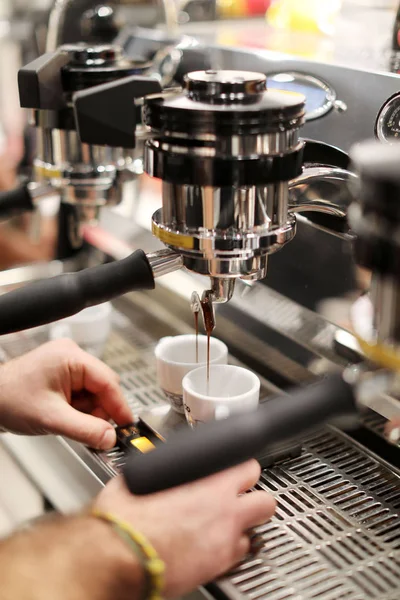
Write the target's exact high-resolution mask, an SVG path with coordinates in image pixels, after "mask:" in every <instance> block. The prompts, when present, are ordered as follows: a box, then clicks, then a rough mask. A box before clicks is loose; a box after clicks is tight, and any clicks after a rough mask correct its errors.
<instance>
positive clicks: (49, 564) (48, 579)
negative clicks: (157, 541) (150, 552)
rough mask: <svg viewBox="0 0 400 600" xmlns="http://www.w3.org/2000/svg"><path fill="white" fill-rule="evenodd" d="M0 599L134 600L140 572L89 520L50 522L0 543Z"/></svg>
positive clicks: (113, 537)
mask: <svg viewBox="0 0 400 600" xmlns="http://www.w3.org/2000/svg"><path fill="white" fill-rule="evenodd" d="M0 574H1V575H0V579H1V585H0V600H15V599H16V598H18V599H20V600H52V599H53V598H57V599H58V600H117V599H118V600H125V599H126V600H136V599H138V600H139V598H142V597H143V573H142V569H141V567H140V565H139V563H138V561H137V560H136V558H135V556H134V553H133V552H132V550H131V549H130V548H129V546H128V545H127V544H126V543H125V542H124V541H123V540H121V539H120V538H119V537H118V535H117V534H116V533H115V531H113V529H112V528H111V527H110V526H109V525H108V524H107V523H104V522H102V521H100V520H98V519H95V518H94V517H89V516H78V517H66V518H56V519H51V520H49V521H48V522H45V523H42V524H39V525H36V526H34V527H33V528H32V529H30V530H27V531H22V532H19V533H17V534H15V535H14V536H12V537H11V538H9V539H7V540H5V541H4V542H2V543H0Z"/></svg>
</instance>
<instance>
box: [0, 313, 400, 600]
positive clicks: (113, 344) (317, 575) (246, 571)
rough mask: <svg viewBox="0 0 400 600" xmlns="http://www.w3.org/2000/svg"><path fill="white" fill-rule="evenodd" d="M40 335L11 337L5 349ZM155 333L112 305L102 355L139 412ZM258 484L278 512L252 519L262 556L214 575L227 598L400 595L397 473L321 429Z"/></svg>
mask: <svg viewBox="0 0 400 600" xmlns="http://www.w3.org/2000/svg"><path fill="white" fill-rule="evenodd" d="M163 334H164V333H162V334H161V335H163ZM45 337H46V336H45V335H44V334H43V332H39V333H38V334H35V335H33V337H32V334H31V335H30V336H26V335H23V334H19V335H18V336H13V337H8V338H6V339H5V340H4V341H2V349H3V353H4V357H5V358H7V357H11V356H16V355H18V354H20V353H21V352H23V351H26V350H28V349H31V348H33V347H34V346H35V345H37V344H38V343H41V342H43V341H44V340H45ZM155 342H156V340H155V336H153V337H152V336H151V335H149V334H148V332H146V331H144V330H143V323H142V322H140V318H138V317H133V320H132V319H127V318H126V317H125V316H123V315H121V314H120V313H115V315H114V323H113V333H112V336H111V338H110V342H109V344H108V347H107V350H106V353H105V356H104V360H105V362H107V363H108V364H109V365H110V366H111V367H112V368H113V369H115V370H116V371H117V372H118V373H119V374H120V376H121V385H122V387H123V389H124V391H125V394H126V397H127V399H128V401H129V403H130V405H131V407H132V408H133V410H136V411H138V410H140V409H143V407H145V408H151V407H152V406H157V405H159V404H160V403H162V402H163V401H164V397H163V394H162V392H161V391H160V390H159V388H158V387H157V384H156V374H155V365H154V355H153V349H154V345H155ZM366 425H367V426H368V427H369V428H371V429H373V430H374V431H376V432H377V433H380V432H381V431H382V429H383V427H384V420H382V419H381V418H380V417H377V418H376V417H374V416H373V415H369V416H368V417H367V423H366ZM95 456H96V460H97V461H98V462H99V463H100V464H101V465H102V467H103V468H104V469H106V470H107V471H108V473H109V474H110V475H111V476H112V475H115V474H116V473H117V472H118V471H119V469H120V467H121V466H122V465H123V464H124V461H125V456H124V454H123V453H122V452H121V451H120V450H119V449H117V448H115V449H113V450H111V451H110V452H105V453H96V454H95ZM258 487H259V488H260V489H264V490H267V491H269V492H270V493H272V494H273V495H274V496H275V498H276V499H277V502H278V508H277V512H276V515H275V516H274V517H273V519H272V520H271V522H269V523H267V524H265V525H264V526H262V527H260V528H259V532H260V533H261V534H262V536H263V539H264V547H263V550H262V552H261V553H260V555H259V556H258V557H257V558H255V559H251V560H248V561H246V562H244V563H243V564H242V565H240V566H239V567H238V568H237V569H236V570H235V571H234V572H233V573H230V574H229V575H227V576H225V577H224V578H222V579H220V580H219V581H218V582H217V585H218V587H219V591H220V592H221V591H222V592H224V593H225V594H226V595H227V596H229V597H230V598H233V599H234V600H264V599H265V600H309V599H316V600H337V599H347V600H364V599H378V598H379V600H399V599H400V477H399V476H398V475H397V474H396V473H395V472H393V471H392V470H391V469H390V468H389V467H388V466H386V465H385V464H384V463H381V462H379V461H378V460H375V459H374V458H373V457H371V456H370V455H369V454H368V453H367V452H364V451H363V450H362V448H361V447H359V446H358V445H356V444H355V443H353V442H352V441H351V440H350V439H348V438H347V437H346V436H345V435H343V434H341V433H340V432H336V431H335V430H333V429H326V430H323V431H321V432H320V433H319V434H318V435H314V436H313V437H310V438H308V439H306V440H305V442H304V445H303V452H302V454H301V456H300V457H298V458H294V459H289V460H286V461H284V462H282V463H280V464H279V465H277V466H275V467H274V468H271V469H267V470H265V471H264V472H263V474H262V477H261V479H260V482H259V484H258Z"/></svg>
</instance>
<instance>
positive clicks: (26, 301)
mask: <svg viewBox="0 0 400 600" xmlns="http://www.w3.org/2000/svg"><path fill="white" fill-rule="evenodd" d="M154 285H155V284H154V274H153V270H152V268H151V265H150V263H149V261H148V258H147V256H146V254H145V253H144V252H143V251H142V250H136V251H135V252H133V254H131V255H130V256H128V257H127V258H124V259H123V260H119V261H115V262H111V263H108V264H105V265H100V266H97V267H93V268H90V269H84V270H83V271H80V272H78V273H66V274H63V275H57V277H51V278H49V279H44V280H41V281H37V282H35V283H31V284H28V285H26V286H24V287H23V288H19V289H17V290H13V291H12V292H8V293H7V294H4V295H2V296H0V335H4V334H7V333H13V332H15V331H21V330H23V329H30V328H32V327H38V326H39V325H45V324H47V323H51V322H53V321H58V320H59V319H63V318H65V317H69V316H71V315H74V314H76V313H78V312H80V311H81V310H83V309H84V308H88V307H89V306H95V305H96V304H101V303H102V302H107V301H108V300H112V298H116V297H117V296H121V295H122V294H126V293H127V292H133V291H139V290H152V289H154Z"/></svg>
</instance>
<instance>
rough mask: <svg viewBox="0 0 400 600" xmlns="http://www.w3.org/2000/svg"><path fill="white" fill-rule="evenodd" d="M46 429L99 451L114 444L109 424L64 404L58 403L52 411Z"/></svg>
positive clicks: (113, 433) (114, 437)
mask: <svg viewBox="0 0 400 600" xmlns="http://www.w3.org/2000/svg"><path fill="white" fill-rule="evenodd" d="M47 429H48V431H50V432H51V433H55V434H58V435H64V436H66V437H68V438H70V439H72V440H75V441H76V442H81V443H83V444H86V445H87V446H90V447H91V448H97V449H99V450H108V449H110V448H113V447H114V446H115V444H116V434H115V430H114V427H113V426H112V425H111V424H110V423H108V422H107V421H105V420H103V418H98V417H96V416H92V415H87V414H84V413H82V412H79V411H77V410H75V409H74V408H73V407H72V406H70V405H69V404H67V403H66V402H60V403H59V404H58V405H57V409H56V408H54V409H53V411H52V414H51V416H50V418H49V420H48V422H47Z"/></svg>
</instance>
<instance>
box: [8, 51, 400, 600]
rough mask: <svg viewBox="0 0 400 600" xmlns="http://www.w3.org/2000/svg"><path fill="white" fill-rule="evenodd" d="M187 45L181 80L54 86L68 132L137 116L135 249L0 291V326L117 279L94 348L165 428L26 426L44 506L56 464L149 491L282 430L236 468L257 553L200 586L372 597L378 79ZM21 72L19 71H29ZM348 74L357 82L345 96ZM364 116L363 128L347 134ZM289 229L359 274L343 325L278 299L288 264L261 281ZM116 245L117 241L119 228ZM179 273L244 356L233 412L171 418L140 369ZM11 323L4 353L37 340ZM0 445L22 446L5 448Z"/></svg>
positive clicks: (386, 209)
mask: <svg viewBox="0 0 400 600" xmlns="http://www.w3.org/2000/svg"><path fill="white" fill-rule="evenodd" d="M206 54H207V57H208V58H209V59H210V60H211V66H215V67H216V68H215V69H211V68H210V69H206V70H200V71H194V72H189V73H188V74H187V76H186V77H185V81H184V85H183V86H179V87H169V88H168V89H162V86H159V88H158V89H157V90H155V91H154V92H153V90H151V91H150V92H149V94H150V95H147V93H143V92H142V96H145V98H144V99H143V100H139V101H138V100H136V106H135V104H134V98H138V97H140V92H139V93H136V91H135V86H137V84H138V81H141V76H137V75H136V74H134V75H131V74H128V77H127V78H124V77H122V78H118V79H115V81H113V82H111V83H109V82H104V81H102V82H101V83H100V85H99V86H91V87H87V88H86V89H83V90H74V91H73V93H71V95H70V97H69V99H68V101H69V103H70V110H71V113H72V114H73V119H74V127H75V135H76V137H77V139H78V140H79V143H80V144H82V145H83V146H85V147H92V146H93V147H100V148H102V149H103V151H104V152H105V151H107V152H110V153H112V152H114V150H115V149H122V150H123V151H125V153H126V154H129V152H131V151H132V148H134V147H135V142H136V140H135V137H136V134H135V132H136V131H138V129H137V123H138V122H139V136H138V137H139V138H140V135H141V132H142V131H143V137H142V138H141V139H143V140H144V143H143V146H142V152H143V154H144V169H145V171H146V173H148V174H149V175H150V176H151V177H154V178H157V179H160V180H161V181H162V188H161V197H160V199H159V204H161V205H162V207H161V208H160V206H156V207H155V208H156V210H155V211H152V212H153V216H152V218H151V219H150V218H149V219H148V225H147V230H146V231H145V232H143V234H142V235H141V236H140V244H141V247H142V248H143V249H144V250H146V252H143V251H140V250H136V251H135V252H134V253H133V254H132V255H131V256H128V257H127V258H124V259H123V260H121V261H109V260H107V262H106V264H102V265H99V266H97V267H95V268H94V269H86V270H85V269H84V270H81V271H79V272H78V273H72V274H64V275H62V276H60V277H59V278H53V279H51V278H50V279H47V280H42V281H40V282H38V283H36V284H30V285H27V286H25V287H24V288H22V289H18V290H15V291H13V292H11V293H7V294H4V295H3V296H1V297H0V315H6V317H4V318H3V317H2V318H1V319H0V321H1V326H0V331H1V333H3V334H5V333H7V334H11V332H15V331H18V330H25V329H28V328H31V327H34V326H35V325H42V324H45V323H48V322H51V321H53V320H56V319H59V318H62V317H64V316H67V315H69V314H73V313H74V312H77V311H79V310H81V309H82V308H84V307H86V306H90V305H93V304H95V303H99V302H103V301H105V300H108V299H111V298H116V297H117V296H120V294H125V296H124V298H121V299H116V301H115V310H116V318H115V322H114V324H113V335H112V339H110V344H109V347H108V348H107V350H106V353H105V355H104V360H105V361H106V362H107V363H108V364H109V365H110V366H111V367H112V368H114V369H115V370H116V371H117V372H118V373H119V374H120V376H121V383H122V387H123V389H124V391H125V394H126V397H127V399H128V401H129V402H130V404H131V406H132V407H133V408H134V410H135V411H137V412H138V414H141V416H142V418H143V422H144V423H145V424H146V426H147V427H150V429H151V430H152V431H153V432H154V433H155V434H156V435H158V436H159V438H161V439H162V440H163V441H166V442H167V443H166V444H163V443H161V444H160V447H159V448H157V449H156V450H155V451H154V452H152V453H150V454H147V455H143V456H136V457H134V458H132V457H131V456H130V455H129V453H128V452H127V451H126V448H124V447H122V446H120V445H119V446H117V447H116V448H114V449H113V450H111V451H110V452H100V453H98V452H93V451H91V450H89V449H87V448H84V447H83V446H81V445H79V444H75V443H73V442H69V441H66V440H56V439H53V440H45V441H43V440H41V441H40V442H39V443H40V444H42V446H41V448H42V450H43V451H44V455H45V456H46V457H47V459H48V460H49V461H55V459H56V457H57V456H59V457H62V459H61V460H60V461H59V463H57V464H58V468H59V473H60V476H59V479H60V481H59V482H58V486H59V489H60V490H61V489H62V490H63V494H60V493H59V494H56V493H55V489H54V487H55V486H54V483H53V484H52V485H50V484H49V483H48V482H46V481H44V478H43V479H42V480H41V485H42V486H43V488H45V489H46V494H47V495H48V496H49V497H50V499H52V500H53V502H54V505H55V506H57V507H58V508H59V509H60V510H70V509H71V506H72V504H73V503H72V504H71V503H70V504H69V505H68V502H67V499H68V498H69V497H70V490H71V487H73V481H72V479H71V471H70V470H68V469H71V468H72V470H73V471H74V472H75V471H76V473H77V478H78V480H79V481H82V480H83V479H85V481H87V482H88V484H87V488H85V491H84V493H82V489H81V486H80V491H79V494H80V499H81V500H82V502H84V501H85V500H87V496H88V495H90V494H91V493H95V490H97V489H98V487H99V485H101V483H105V482H106V481H108V479H109V478H110V477H112V476H114V475H115V474H117V473H120V472H123V473H124V475H125V478H126V481H127V483H128V485H129V486H130V488H131V490H132V491H133V492H135V493H149V492H151V491H155V490H157V489H163V488H165V487H170V486H172V485H176V484H178V483H182V482H183V481H190V480H192V479H195V478H197V477H200V476H203V475H205V474H208V473H211V472H214V471H216V470H219V469H222V468H225V467H226V466H229V465H231V464H235V463H237V462H240V461H241V460H244V459H245V458H247V457H248V456H257V455H258V452H259V451H260V450H261V449H262V448H263V447H264V445H265V444H266V445H268V444H270V445H271V446H273V444H274V443H275V442H280V441H282V440H284V439H289V440H293V438H294V439H296V441H297V442H298V441H299V439H300V440H301V443H300V444H298V443H297V446H290V449H289V450H288V452H287V454H286V455H280V456H279V457H278V458H276V459H275V460H274V461H273V462H272V463H270V465H269V466H268V467H267V468H265V469H264V470H263V473H262V477H261V479H260V482H259V484H258V487H259V488H261V489H265V490H268V491H270V492H271V493H273V494H274V495H275V497H276V499H277V503H278V508H277V513H276V516H275V517H274V518H273V519H272V520H271V522H270V523H267V524H265V525H264V526H262V527H260V528H259V532H258V533H259V534H260V535H261V536H262V539H263V548H262V550H261V552H260V554H259V555H258V556H257V557H253V558H249V559H248V560H246V561H245V562H244V563H243V564H241V565H240V566H238V568H237V569H236V570H235V571H234V572H233V573H229V574H227V575H226V576H224V577H222V578H220V579H219V580H218V581H216V582H213V583H212V584H210V586H208V591H209V593H211V594H212V595H214V596H215V597H221V596H224V597H226V598H240V599H244V598H246V599H247V598H248V599H252V598H265V599H266V600H283V599H286V598H288V599H294V598H302V599H308V598H319V599H321V600H330V599H333V598H349V599H358V598H378V597H379V598H384V599H385V600H394V598H397V597H398V593H399V586H400V578H399V568H400V555H399V551H400V550H399V540H400V530H399V519H398V510H399V508H400V489H399V483H400V479H399V472H398V467H397V465H398V447H397V446H396V445H395V444H392V445H390V444H388V443H387V441H385V440H384V437H383V430H384V427H385V424H386V419H388V418H394V417H395V416H398V414H399V403H398V400H397V399H396V397H397V394H396V370H397V358H396V357H397V345H398V327H397V288H398V285H397V278H396V274H397V272H398V269H397V262H396V261H397V241H396V240H397V238H396V223H397V214H398V211H397V209H396V199H397V197H398V193H397V192H398V188H399V181H398V176H397V164H398V159H399V150H398V149H397V148H396V146H395V145H392V143H391V142H392V141H393V138H395V137H396V122H395V118H394V115H395V114H396V107H397V106H398V86H399V81H400V80H399V78H398V77H395V76H391V75H390V76H389V75H385V74H374V73H369V72H364V71H357V70H354V69H346V68H344V67H336V66H334V65H325V64H324V65H322V64H321V65H319V64H312V65H310V64H307V62H306V61H301V60H300V59H289V58H285V59H283V58H282V57H278V56H273V55H263V54H262V53H252V52H247V51H240V50H229V49H223V48H220V47H214V48H210V47H207V49H206ZM221 65H222V67H223V68H221ZM217 67H218V68H217ZM32 79H33V81H36V82H37V81H38V78H37V75H36V73H34V74H33V75H32ZM39 79H40V78H39ZM150 79H151V83H152V85H153V84H154V82H155V81H157V79H155V78H152V77H150ZM360 89H363V90H367V89H368V90H370V93H369V94H365V102H364V104H363V106H362V108H360V103H359V100H358V98H359V96H358V94H359V90H360ZM300 92H302V94H301V93H300ZM121 107H123V112H122V108H121ZM138 109H139V110H140V112H141V120H139V119H138V114H137V113H138V112H139V110H138ZM374 128H375V132H376V137H377V138H378V140H379V142H377V141H375V142H374V143H373V144H370V143H366V144H360V145H359V146H358V147H355V148H354V149H353V150H351V152H350V146H353V145H354V143H357V142H360V141H361V140H362V139H364V138H366V137H371V136H372V135H373V134H374ZM136 148H138V146H136ZM127 150H128V152H126V151H127ZM135 151H136V149H135ZM145 209H146V207H144V210H145ZM102 210H104V211H105V212H107V211H112V208H111V209H110V208H109V207H107V206H104V207H103V209H102ZM146 214H148V211H147V212H146ZM296 230H297V233H296ZM114 234H115V235H116V236H117V237H118V231H117V232H114ZM314 236H321V237H314ZM298 238H299V239H298ZM308 239H311V241H312V244H313V252H312V254H311V257H312V258H311V259H308V260H311V261H312V264H311V268H310V270H312V271H313V273H314V274H315V273H316V266H317V265H318V259H319V257H318V254H321V255H324V253H325V247H326V246H325V244H327V245H329V243H330V242H331V241H332V243H333V244H336V245H334V246H333V248H334V253H335V258H337V255H340V253H342V252H343V254H342V256H341V258H342V261H343V262H346V261H347V263H350V261H354V264H357V265H358V267H357V268H361V269H362V270H363V272H364V271H366V272H368V273H369V274H372V276H371V284H369V283H368V291H369V293H368V294H365V295H364V296H361V297H360V294H358V296H357V298H354V300H355V301H356V302H357V301H359V300H360V299H361V300H362V301H364V302H365V305H366V306H367V310H366V314H364V313H363V311H362V310H358V309H357V310H355V311H354V319H353V324H352V328H350V327H348V328H346V327H343V326H341V325H340V324H337V323H335V322H332V321H329V320H327V319H326V318H325V317H324V316H323V315H322V314H319V313H318V312H316V310H310V308H309V307H307V306H304V305H302V304H301V303H300V302H296V300H295V299H296V296H297V297H300V295H301V293H302V292H303V290H302V289H301V288H300V285H297V284H296V282H297V281H298V280H296V279H295V278H293V281H292V282H291V285H290V293H287V294H286V295H283V294H282V293H281V291H280V290H282V289H283V290H284V289H285V285H287V283H288V282H287V280H285V279H284V277H283V276H286V277H287V273H290V274H291V273H292V271H290V270H289V266H288V264H289V263H291V264H292V265H293V264H294V265H295V266H298V267H299V268H303V267H307V265H306V264H303V263H305V262H307V261H306V260H305V257H306V258H307V253H306V250H307V248H306V247H305V249H304V246H305V244H304V240H306V241H307V240H308ZM316 240H317V242H316ZM321 240H324V241H321ZM326 240H329V243H328V242H327V241H326ZM298 243H299V244H300V246H298V245H296V244H298ZM302 244H303V247H302ZM132 245H134V246H135V247H138V241H136V240H135V239H134V238H133V239H132ZM343 248H346V253H345V252H344V251H343V250H342V249H343ZM278 250H279V252H278ZM296 253H298V255H297V256H296ZM326 256H329V255H328V254H326ZM107 258H108V259H109V258H110V257H109V256H108V257H107ZM329 264H331V263H329ZM276 265H278V267H277V266H276ZM277 271H278V275H279V277H278V276H277ZM322 271H323V270H321V273H320V272H319V271H318V279H317V280H315V281H314V283H315V286H316V287H317V288H318V287H319V286H320V285H321V287H322V283H321V282H322V281H323V275H324V274H323V272H322ZM304 272H305V273H306V269H305V271H304ZM329 275H330V274H329ZM329 275H328V276H329ZM332 275H333V273H332ZM305 276H306V275H305ZM155 280H156V281H157V285H156V286H155ZM200 281H201V285H202V287H203V288H204V298H205V299H207V301H208V302H209V303H210V305H212V307H213V309H214V310H215V312H216V323H217V326H216V328H215V332H214V333H215V335H217V336H218V337H221V339H223V340H224V341H226V342H227V343H228V345H229V347H230V350H231V352H232V355H233V356H231V360H232V361H239V362H241V363H242V364H245V365H246V366H248V367H250V368H252V369H254V370H255V371H257V372H258V373H259V374H260V377H261V379H262V406H261V408H260V410H259V411H258V412H257V413H256V414H255V415H247V416H243V417H240V418H238V419H236V420H235V421H231V420H230V419H227V420H226V421H221V422H217V423H214V424H212V425H210V426H205V427H203V428H198V429H197V430H196V431H187V430H186V429H185V428H184V429H183V430H182V431H181V432H179V431H178V432H175V428H176V427H178V428H180V427H181V426H182V423H181V422H177V421H179V420H178V419H176V420H175V421H174V415H171V412H170V411H169V408H168V406H167V405H166V404H165V402H164V401H163V396H162V393H161V391H160V390H159V389H158V387H157V383H156V381H155V375H154V364H153V363H154V359H153V348H154V343H155V341H156V340H157V339H158V338H159V337H161V336H163V335H171V334H176V333H185V332H187V331H190V330H191V327H192V314H191V310H190V303H189V300H190V295H191V293H192V291H193V289H197V288H198V286H199V285H200ZM269 281H272V283H271V284H270V283H269ZM303 281H305V278H304V280H303ZM264 282H265V284H264ZM300 284H301V282H300ZM154 288H155V289H154ZM131 291H135V293H134V294H131V293H129V292H131ZM126 294H127V295H126ZM355 306H356V303H355ZM313 308H314V307H313ZM178 315H179V316H178ZM360 315H361V318H359V317H360ZM22 335H23V337H19V338H18V337H17V338H14V337H13V336H12V335H10V336H7V337H5V338H3V340H4V341H3V343H2V347H3V349H4V352H5V353H6V354H7V355H8V356H13V355H16V354H18V352H20V351H21V341H23V343H24V344H25V345H24V348H25V349H26V347H27V346H26V343H27V340H29V343H30V344H37V343H41V342H42V341H43V339H44V336H45V333H44V330H42V329H39V330H37V331H35V330H33V332H32V336H30V337H27V336H25V335H24V334H22ZM0 342H1V340H0ZM330 371H332V372H333V373H332V375H331V376H329V377H327V378H323V379H322V380H321V381H319V382H318V383H316V384H315V385H312V386H310V385H309V384H312V383H313V382H314V381H315V380H316V379H320V374H321V372H322V373H324V374H326V373H327V372H330ZM293 386H296V388H297V389H295V390H294V391H293V390H292V389H291V388H293ZM299 386H300V390H299V389H298V387H299ZM371 409H373V410H371ZM144 411H145V412H144ZM357 414H361V416H358V423H357V424H355V420H354V419H355V417H356V416H357ZM338 416H340V417H341V419H340V420H337V419H336V417H338ZM343 418H345V419H344V420H343ZM326 422H328V423H329V425H328V426H326V425H324V423H326ZM167 425H168V426H170V429H168V427H167ZM349 425H351V429H349ZM233 432H234V433H233ZM267 441H268V442H267ZM9 444H10V448H12V449H13V451H14V452H15V453H16V455H18V456H19V457H20V459H21V460H23V457H22V454H23V450H21V449H18V447H17V444H16V442H15V441H13V440H10V441H9ZM43 444H44V445H46V448H44V446H43ZM31 456H32V457H33V456H35V453H34V452H32V453H31ZM37 456H38V454H37ZM177 457H179V460H177ZM72 464H73V467H71V465H72ZM67 465H68V468H67ZM35 473H36V471H35ZM34 477H38V479H39V478H40V476H39V475H36V474H35V475H34ZM82 478H83V479H82ZM63 480H64V481H63ZM66 481H68V488H69V490H67V489H66V487H67V486H66V485H65V482H66ZM78 487H79V486H77V489H78ZM79 494H78V495H79Z"/></svg>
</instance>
